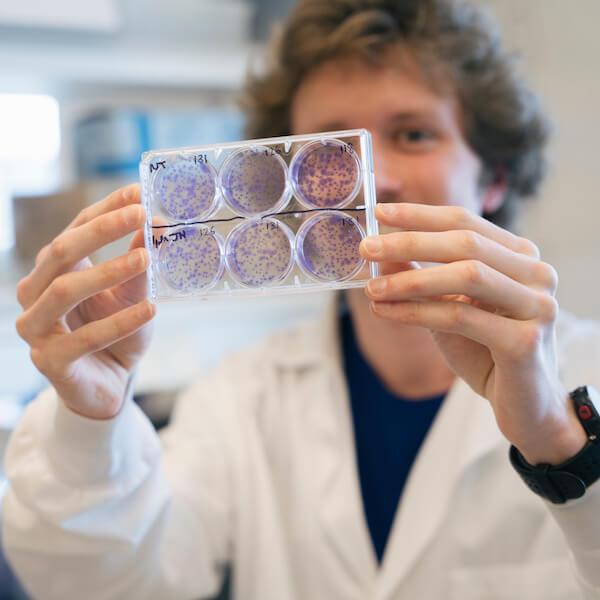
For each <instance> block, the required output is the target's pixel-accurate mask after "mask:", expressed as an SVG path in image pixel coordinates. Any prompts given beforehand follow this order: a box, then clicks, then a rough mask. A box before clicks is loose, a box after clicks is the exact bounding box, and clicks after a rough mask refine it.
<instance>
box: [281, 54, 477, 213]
mask: <svg viewBox="0 0 600 600" xmlns="http://www.w3.org/2000/svg"><path fill="white" fill-rule="evenodd" d="M291 125H292V133H295V134H299V133H315V132H319V131H335V130H339V129H356V128H365V129H368V130H369V131H370V132H371V135H372V139H373V152H374V164H375V182H376V188H377V201H378V202H411V203H421V204H440V205H442V204H445V205H462V206H464V207H466V208H468V209H469V210H471V211H473V212H476V213H478V214H481V213H482V211H483V208H484V203H485V198H484V196H485V195H484V194H483V193H482V190H481V188H480V185H479V180H480V174H481V162H480V160H479V158H478V157H477V156H476V155H475V154H474V152H473V151H472V150H471V148H470V147H469V146H468V144H467V142H466V140H465V138H464V134H463V131H462V126H461V116H460V111H459V109H458V106H457V103H456V101H455V100H454V98H453V97H452V96H451V95H446V96H444V95H440V94H439V93H436V92H434V91H433V90H432V89H431V87H430V86H429V85H428V84H427V83H426V81H425V80H424V78H423V77H422V76H421V74H420V73H419V70H418V67H417V66H416V64H415V63H414V61H413V62H410V60H404V61H403V62H402V66H396V65H394V66H378V67H376V66H373V65H370V64H368V63H366V62H364V61H363V60H361V59H359V58H355V59H338V60H333V61H330V62H327V63H324V64H322V65H320V66H319V67H317V68H316V69H315V70H314V71H312V72H311V73H309V75H308V76H307V77H306V78H305V79H304V80H303V82H302V83H301V85H300V86H299V88H298V90H297V92H296V95H295V97H294V100H293V103H292V109H291Z"/></svg>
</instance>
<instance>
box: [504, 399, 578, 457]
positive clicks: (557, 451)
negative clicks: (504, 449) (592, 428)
mask: <svg viewBox="0 0 600 600" xmlns="http://www.w3.org/2000/svg"><path fill="white" fill-rule="evenodd" d="M565 407H566V414H565V415H564V416H563V417H562V418H561V419H559V420H556V421H555V422H554V423H553V425H552V426H550V427H548V428H547V429H545V430H544V431H545V433H543V435H542V436H541V437H539V438H538V439H537V440H531V441H528V442H525V443H522V444H515V446H516V447H517V449H518V450H519V452H520V453H521V455H522V456H523V458H524V459H525V460H526V461H527V462H528V463H529V464H531V465H539V464H548V465H559V464H561V463H563V462H565V461H567V460H569V459H570V458H573V456H575V455H576V454H577V453H578V452H580V451H581V449H582V448H583V447H584V446H585V445H586V443H587V442H588V436H587V434H586V432H585V429H584V428H583V427H582V425H581V423H580V422H579V419H578V418H577V415H576V414H575V409H574V407H573V403H572V402H567V403H566V405H565Z"/></svg>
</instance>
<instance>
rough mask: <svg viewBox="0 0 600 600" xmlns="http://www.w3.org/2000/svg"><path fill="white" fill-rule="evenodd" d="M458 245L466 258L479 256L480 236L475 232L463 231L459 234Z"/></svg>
mask: <svg viewBox="0 0 600 600" xmlns="http://www.w3.org/2000/svg"><path fill="white" fill-rule="evenodd" d="M458 244H459V246H460V248H461V249H462V251H463V252H464V254H465V256H477V254H478V252H479V248H480V246H481V240H480V236H479V234H477V233H475V232H474V231H462V232H461V233H460V234H459V238H458Z"/></svg>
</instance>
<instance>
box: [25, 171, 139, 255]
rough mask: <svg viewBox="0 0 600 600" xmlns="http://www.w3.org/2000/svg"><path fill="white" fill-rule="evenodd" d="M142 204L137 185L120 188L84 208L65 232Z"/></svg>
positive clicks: (40, 253) (40, 252)
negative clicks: (128, 207)
mask: <svg viewBox="0 0 600 600" xmlns="http://www.w3.org/2000/svg"><path fill="white" fill-rule="evenodd" d="M139 203H140V186H139V184H137V183H133V184H131V185H127V186H125V187H122V188H119V189H118V190H116V191H114V192H112V193H111V194H109V195H108V196H107V197H106V198H104V199H103V200H101V201H100V202H96V203H95V204H92V205H91V206H88V207H86V208H84V209H83V210H82V211H81V212H80V213H79V214H78V215H77V216H76V217H75V218H74V219H73V220H72V221H71V222H70V223H69V224H68V225H67V227H65V229H64V231H66V230H67V229H73V228H74V227H79V226H80V225H83V224H84V223H88V222H89V221H91V220H92V219H95V218H96V217H98V216H100V215H101V214H105V213H108V212H111V211H113V210H117V209H119V208H123V207H125V206H129V205H131V204H139ZM49 248H50V244H47V245H46V246H44V247H43V248H42V249H41V250H40V251H39V252H38V254H37V256H36V258H35V265H38V264H39V263H40V262H41V261H42V259H43V258H44V257H45V256H46V254H47V252H48V250H49Z"/></svg>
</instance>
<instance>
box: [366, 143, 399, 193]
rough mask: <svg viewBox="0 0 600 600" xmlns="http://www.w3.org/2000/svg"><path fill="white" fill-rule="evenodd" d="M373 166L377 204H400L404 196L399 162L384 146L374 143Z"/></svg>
mask: <svg viewBox="0 0 600 600" xmlns="http://www.w3.org/2000/svg"><path fill="white" fill-rule="evenodd" d="M373 165H374V167H375V191H376V193H377V202H400V200H401V196H402V189H403V184H402V174H401V173H400V170H399V165H398V161H395V160H393V157H392V156H391V153H390V151H389V150H387V149H386V148H385V147H384V146H383V144H381V143H378V142H375V141H374V142H373Z"/></svg>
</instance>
